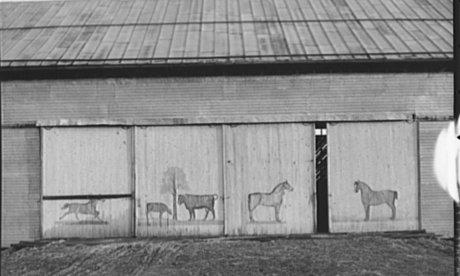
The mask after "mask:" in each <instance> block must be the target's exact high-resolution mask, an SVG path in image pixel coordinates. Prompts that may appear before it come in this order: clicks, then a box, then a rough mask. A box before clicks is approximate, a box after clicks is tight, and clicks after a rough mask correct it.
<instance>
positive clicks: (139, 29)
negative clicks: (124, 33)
mask: <svg viewBox="0 0 460 276" xmlns="http://www.w3.org/2000/svg"><path fill="white" fill-rule="evenodd" d="M146 32H147V26H135V27H134V30H133V34H132V36H131V38H130V39H129V42H128V47H127V48H126V52H125V54H124V55H123V58H127V59H133V58H137V57H138V56H139V51H140V49H141V46H142V42H143V40H144V37H145V33H146Z"/></svg>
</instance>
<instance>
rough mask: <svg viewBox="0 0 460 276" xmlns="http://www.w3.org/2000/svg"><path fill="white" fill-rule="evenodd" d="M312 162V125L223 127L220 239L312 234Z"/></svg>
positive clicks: (313, 175)
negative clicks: (222, 235) (222, 223)
mask: <svg viewBox="0 0 460 276" xmlns="http://www.w3.org/2000/svg"><path fill="white" fill-rule="evenodd" d="M314 159H315V158H314V126H313V125H312V124H261V125H238V126H233V127H231V126H225V127H224V163H225V171H224V172H225V207H226V208H225V210H226V212H225V215H226V217H225V219H226V220H225V234H228V235H241V234H244V235H260V234H300V233H312V232H313V231H314V212H315V208H314V205H315V201H314V198H313V195H314V183H315V182H314V177H315V169H314ZM284 181H287V184H281V185H282V186H280V185H279V184H280V183H283V182H284ZM268 193H270V194H268ZM275 206H277V208H279V216H278V219H277V218H276V215H275V212H276V211H275V208H276V207H275ZM250 208H251V209H252V213H253V220H251V219H250V214H249V213H250V210H249V209H250Z"/></svg>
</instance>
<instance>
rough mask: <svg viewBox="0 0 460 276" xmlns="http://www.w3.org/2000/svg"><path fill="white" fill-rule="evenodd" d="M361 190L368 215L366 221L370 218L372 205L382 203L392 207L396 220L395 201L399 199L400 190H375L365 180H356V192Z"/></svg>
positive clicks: (392, 216)
mask: <svg viewBox="0 0 460 276" xmlns="http://www.w3.org/2000/svg"><path fill="white" fill-rule="evenodd" d="M359 191H361V202H362V204H363V207H364V212H365V213H366V217H365V218H364V221H368V220H369V216H370V207H371V206H377V205H381V204H387V205H388V206H389V207H390V208H391V219H392V220H394V219H395V217H396V206H395V201H396V199H398V192H396V191H392V190H382V191H373V190H372V189H371V187H369V185H367V184H366V183H364V182H363V181H360V180H356V181H355V192H356V193H358V192H359Z"/></svg>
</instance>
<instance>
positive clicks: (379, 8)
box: [369, 0, 393, 19]
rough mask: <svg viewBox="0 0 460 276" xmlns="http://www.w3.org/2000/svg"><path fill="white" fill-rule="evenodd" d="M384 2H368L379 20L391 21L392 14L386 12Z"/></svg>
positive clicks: (381, 0)
mask: <svg viewBox="0 0 460 276" xmlns="http://www.w3.org/2000/svg"><path fill="white" fill-rule="evenodd" d="M385 1H386V0H370V1H369V6H371V7H373V8H374V9H375V10H376V11H377V12H378V13H379V15H380V18H381V19H393V14H392V13H391V12H390V11H388V9H387V8H386V7H385V5H384V4H383V3H382V2H385Z"/></svg>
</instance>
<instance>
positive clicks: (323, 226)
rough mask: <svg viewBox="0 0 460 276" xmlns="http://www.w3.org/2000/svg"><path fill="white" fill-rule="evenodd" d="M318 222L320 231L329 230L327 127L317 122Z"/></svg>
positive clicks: (326, 231) (325, 231)
mask: <svg viewBox="0 0 460 276" xmlns="http://www.w3.org/2000/svg"><path fill="white" fill-rule="evenodd" d="M315 142H316V222H317V229H316V230H317V232H318V233H328V232H329V216H328V212H329V206H328V201H329V196H328V194H329V193H328V190H327V128H326V124H325V123H316V127H315Z"/></svg>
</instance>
